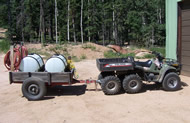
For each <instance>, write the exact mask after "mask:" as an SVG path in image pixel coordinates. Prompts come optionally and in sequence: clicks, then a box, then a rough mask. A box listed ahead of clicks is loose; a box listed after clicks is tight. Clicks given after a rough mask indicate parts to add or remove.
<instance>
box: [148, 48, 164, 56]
mask: <svg viewBox="0 0 190 123" xmlns="http://www.w3.org/2000/svg"><path fill="white" fill-rule="evenodd" d="M150 51H156V52H158V53H161V54H162V55H163V56H164V57H165V56H166V49H165V47H154V48H150Z"/></svg>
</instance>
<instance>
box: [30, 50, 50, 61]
mask: <svg viewBox="0 0 190 123" xmlns="http://www.w3.org/2000/svg"><path fill="white" fill-rule="evenodd" d="M28 53H29V54H31V53H35V54H39V55H43V56H44V58H45V59H48V58H50V57H51V56H52V54H50V53H48V52H45V51H42V50H40V49H36V48H29V49H28Z"/></svg>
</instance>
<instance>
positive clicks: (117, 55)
mask: <svg viewBox="0 0 190 123" xmlns="http://www.w3.org/2000/svg"><path fill="white" fill-rule="evenodd" d="M128 56H133V57H135V53H128V54H120V53H116V52H113V51H112V50H109V51H107V52H104V57H105V58H126V57H128Z"/></svg>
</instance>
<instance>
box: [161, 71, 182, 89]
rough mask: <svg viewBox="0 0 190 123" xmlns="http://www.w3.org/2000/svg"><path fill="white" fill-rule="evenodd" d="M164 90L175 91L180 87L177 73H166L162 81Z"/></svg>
mask: <svg viewBox="0 0 190 123" xmlns="http://www.w3.org/2000/svg"><path fill="white" fill-rule="evenodd" d="M162 87H163V88H164V90H165V91H177V90H179V89H180V88H181V80H180V77H179V75H178V74H177V73H174V72H172V73H168V74H167V75H166V76H165V77H164V80H163V82H162Z"/></svg>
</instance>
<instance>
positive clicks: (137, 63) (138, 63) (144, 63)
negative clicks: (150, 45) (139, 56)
mask: <svg viewBox="0 0 190 123" xmlns="http://www.w3.org/2000/svg"><path fill="white" fill-rule="evenodd" d="M151 64H152V61H151V60H148V61H146V62H139V61H135V65H137V66H141V67H148V68H149V67H150V66H151Z"/></svg>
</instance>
